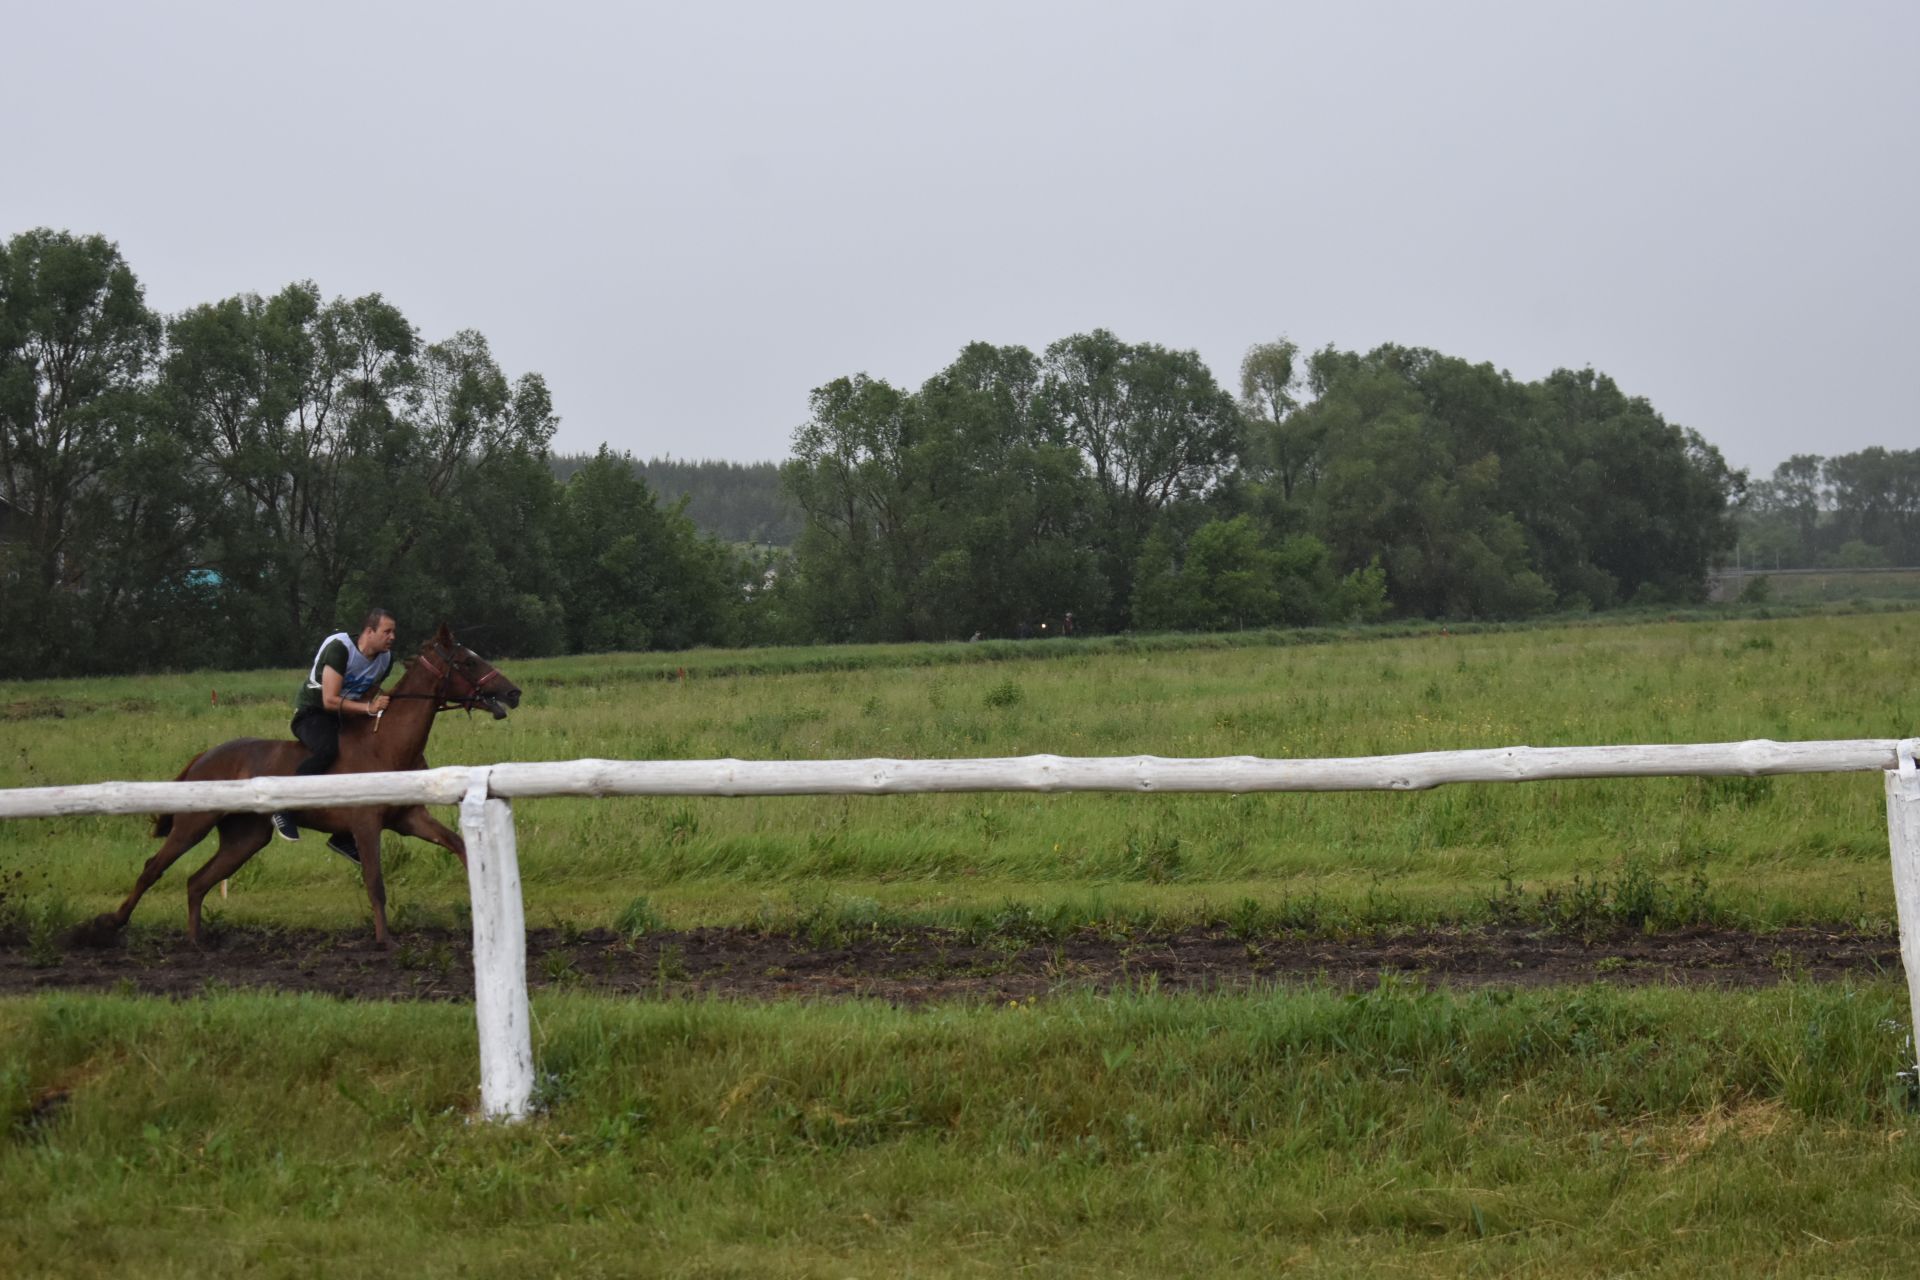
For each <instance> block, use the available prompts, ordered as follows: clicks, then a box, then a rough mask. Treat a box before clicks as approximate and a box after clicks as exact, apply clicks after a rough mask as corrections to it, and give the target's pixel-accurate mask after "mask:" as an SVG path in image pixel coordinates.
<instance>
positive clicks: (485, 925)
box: [460, 769, 533, 1121]
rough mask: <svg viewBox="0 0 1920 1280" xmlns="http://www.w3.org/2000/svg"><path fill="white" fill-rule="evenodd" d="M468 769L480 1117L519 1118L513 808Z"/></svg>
mask: <svg viewBox="0 0 1920 1280" xmlns="http://www.w3.org/2000/svg"><path fill="white" fill-rule="evenodd" d="M490 772H491V771H490V770H487V769H475V770H474V771H473V773H472V776H471V777H470V779H469V781H468V785H467V794H466V798H465V799H464V800H462V801H461V802H460V834H461V835H462V836H463V837H464V838H465V839H466V842H467V888H468V892H469V896H470V897H471V898H472V902H473V1008H474V1017H475V1019H476V1020H477V1021H478V1022H479V1024H480V1114H481V1115H482V1116H484V1117H485V1118H487V1119H489V1120H509V1121H511V1120H520V1119H524V1118H525V1117H526V1114H527V1109H528V1106H529V1105H530V1104H531V1102H532V1099H533V1027H532V1018H531V1014H530V1012H529V1010H528V1007H527V917H526V908H525V907H524V906H523V905H522V904H521V901H520V856H519V853H518V851H517V850H516V849H515V848H514V840H513V806H512V805H510V804H509V803H508V802H507V801H505V800H490V799H488V798H487V775H488V774H489V773H490Z"/></svg>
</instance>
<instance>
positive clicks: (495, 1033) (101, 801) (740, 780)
mask: <svg viewBox="0 0 1920 1280" xmlns="http://www.w3.org/2000/svg"><path fill="white" fill-rule="evenodd" d="M1916 745H1920V739H1913V738H1900V739H1895V738H1859V739H1848V740H1841V741H1828V742H1772V741H1768V740H1766V739H1756V740H1753V741H1748V742H1718V743H1694V744H1680V745H1664V744H1647V745H1638V746H1612V747H1500V748H1494V749H1490V750H1481V751H1426V752H1416V753H1412V754H1407V755H1387V756H1356V757H1349V758H1345V759H1327V760H1273V759H1265V758H1261V757H1258V756H1227V757H1218V758H1213V759H1169V758H1164V757H1160V756H1112V757H1096V758H1084V757H1072V756H1051V755H1039V756H1020V757H1009V758H1002V759H975V760H652V761H641V760H569V761H549V762H538V763H529V764H498V765H492V766H473V767H468V766H452V767H446V768H439V769H425V770H416V771H411V772H404V773H363V774H333V775H327V776H324V777H314V778H294V777H284V778H253V779H248V780H245V781H239V782H103V783H96V784H93V785H89V786H73V787H24V788H18V789H14V790H8V791H0V818H47V817H59V816H64V815H68V814H143V813H204V812H235V811H247V812H255V813H265V812H271V811H274V810H279V809H299V808H305V807H310V806H321V805H358V804H380V805H396V804H443V805H451V804H457V805H459V806H460V827H461V832H462V834H463V835H464V837H465V839H466V842H467V874H468V884H469V889H470V891H471V893H472V895H473V935H474V1005H475V1018H476V1020H477V1022H478V1024H479V1033H480V1094H481V1110H482V1112H483V1114H485V1115H487V1116H489V1117H494V1118H500V1119H509V1120H511V1119H518V1118H520V1117H522V1116H524V1115H525V1114H526V1112H527V1108H528V1105H529V1102H530V1100H531V1097H532V1092H533V1048H532V1034H531V1025H530V1021H529V1011H528V1004H527V982H526V924H525V908H524V904H523V902H522V899H521V892H520V870H519V861H518V854H517V850H516V849H515V840H514V831H513V814H512V808H511V804H510V802H511V801H512V800H514V799H519V798H531V797H536V796H621V795H631V796H691V795H705V796H791V795H905V794H910V793H927V792H963V791H1039V792H1063V791H1125V792H1136V793H1162V792H1164V793H1174V792H1230V793H1238V794H1246V793H1252V792H1261V791H1421V790H1426V789H1428V788H1431V787H1437V786H1443V785H1446V784H1448V783H1459V782H1539V781H1547V780H1552V779H1571V778H1648V777H1673V776H1694V777H1757V776H1761V775H1766V774H1790V773H1871V772H1884V773H1885V774H1886V788H1887V823H1888V836H1889V840H1890V843H1891V846H1892V857H1893V877H1894V886H1895V901H1896V904H1897V908H1898V915H1899V920H1900V936H1901V955H1902V958H1903V960H1904V962H1905V965H1906V971H1907V982H1908V989H1909V992H1910V994H1911V995H1912V997H1913V1000H1914V1005H1913V1013H1914V1017H1915V1024H1914V1025H1915V1026H1916V1027H1920V774H1917V773H1916V772H1915V769H1914V748H1915V746H1916Z"/></svg>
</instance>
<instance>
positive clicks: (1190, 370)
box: [1041, 329, 1244, 627]
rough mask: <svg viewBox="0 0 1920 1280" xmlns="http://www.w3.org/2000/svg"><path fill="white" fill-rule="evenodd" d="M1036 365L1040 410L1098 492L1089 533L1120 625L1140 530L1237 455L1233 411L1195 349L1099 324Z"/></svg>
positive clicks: (1203, 486) (1195, 494) (1203, 488)
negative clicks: (1132, 340) (1128, 335)
mask: <svg viewBox="0 0 1920 1280" xmlns="http://www.w3.org/2000/svg"><path fill="white" fill-rule="evenodd" d="M1041 370H1042V384H1041V396H1042V398H1043V401H1044V405H1045V411H1046V412H1047V414H1048V415H1049V417H1050V418H1051V419H1052V421H1053V422H1054V423H1056V424H1057V430H1058V431H1059V432H1060V438H1062V439H1063V440H1064V441H1065V442H1066V443H1068V444H1070V445H1072V446H1073V447H1074V448H1076V449H1078V450H1079V451H1080V453H1081V454H1082V455H1083V456H1084V457H1085V459H1086V461H1087V465H1088V467H1089V468H1090V469H1091V471H1092V475H1093V479H1094V483H1095V484H1096V486H1097V488H1098V492H1099V494H1100V497H1101V500H1102V508H1103V509H1102V510H1101V512H1100V513H1099V518H1098V520H1097V521H1096V524H1095V528H1096V535H1095V536H1096V539H1097V542H1096V545H1097V547H1098V549H1099V552H1100V570H1101V574H1102V576H1103V577H1104V578H1105V579H1106V581H1107V583H1108V584H1109V586H1110V588H1111V590H1112V596H1111V599H1112V602H1113V603H1112V604H1111V605H1110V607H1109V610H1108V613H1107V617H1106V619H1105V621H1106V623H1107V625H1109V626H1112V627H1124V626H1126V625H1128V624H1129V622H1130V619H1129V616H1128V614H1129V610H1130V608H1131V602H1132V599H1133V594H1134V593H1133V571H1134V565H1135V562H1136V560H1137V559H1138V557H1139V554H1140V550H1141V544H1142V542H1143V540H1144V539H1145V538H1146V536H1147V533H1148V531H1149V530H1150V529H1151V528H1152V526H1153V523H1154V521H1155V519H1156V518H1158V516H1159V515H1160V513H1161V512H1162V511H1164V510H1166V509H1168V508H1169V507H1171V506H1173V505H1176V504H1178V503H1180V502H1183V501H1187V500H1194V499H1199V498H1202V497H1204V496H1205V495H1206V494H1207V493H1208V492H1209V491H1210V490H1212V489H1213V488H1214V487H1215V486H1217V485H1218V484H1220V483H1221V482H1222V481H1224V480H1225V478H1226V477H1227V475H1228V474H1229V473H1230V472H1231V471H1232V469H1233V468H1234V467H1235V466H1236V465H1237V464H1238V463H1239V461H1240V459H1241V453H1242V450H1243V446H1244V431H1243V427H1242V423H1241V420H1240V413H1239V410H1238V408H1237V407H1236V406H1235V405H1234V402H1233V398H1232V397H1231V396H1230V395H1228V394H1227V393H1226V392H1225V391H1223V390H1221V388H1220V387H1219V385H1218V384H1217V383H1215V381H1214V378H1213V374H1212V372H1211V371H1210V370H1208V368H1207V367H1206V365H1205V364H1204V363H1203V362H1202V361H1201V359H1200V357H1199V355H1198V353H1196V352H1192V351H1172V350H1169V349H1167V348H1165V347H1161V346H1159V345H1157V344H1154V343H1140V344H1137V345H1136V344H1128V343H1123V342H1121V341H1120V340H1119V339H1118V338H1116V337H1115V336H1114V335H1113V334H1112V333H1110V332H1109V331H1107V330H1105V329H1096V330H1094V331H1093V332H1092V333H1087V334H1075V335H1073V336H1072V337H1068V338H1062V339H1061V340H1060V341H1058V342H1055V343H1053V344H1052V345H1051V346H1049V347H1048V348H1047V351H1046V355H1045V357H1044V358H1043V360H1042V362H1041Z"/></svg>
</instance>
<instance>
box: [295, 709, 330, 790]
mask: <svg viewBox="0 0 1920 1280" xmlns="http://www.w3.org/2000/svg"><path fill="white" fill-rule="evenodd" d="M293 736H294V737H296V738H298V739H300V745H301V746H303V747H305V748H306V749H307V750H308V751H311V752H312V753H313V754H312V755H310V756H308V757H307V758H306V759H305V760H304V761H302V762H301V764H300V767H299V768H298V769H295V770H294V773H295V774H296V775H299V776H302V777H304V776H308V775H311V774H316V773H325V772H326V771H327V770H329V769H331V768H333V762H334V761H335V760H338V759H339V758H340V717H339V716H337V715H335V714H334V713H333V712H331V711H324V710H319V709H315V708H308V709H307V710H305V711H302V712H301V713H300V714H299V715H297V716H295V717H294V718H293Z"/></svg>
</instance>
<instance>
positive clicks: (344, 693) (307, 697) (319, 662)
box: [273, 609, 399, 862]
mask: <svg viewBox="0 0 1920 1280" xmlns="http://www.w3.org/2000/svg"><path fill="white" fill-rule="evenodd" d="M398 631H399V624H398V623H397V622H396V621H395V619H394V616H393V615H392V614H391V613H389V612H388V611H387V610H385V609H373V610H370V611H369V612H368V613H367V616H366V618H365V619H364V620H363V621H362V622H361V623H360V638H359V639H358V640H355V639H353V638H352V637H351V636H349V635H348V634H347V633H346V632H344V631H336V632H335V633H334V634H332V635H330V636H328V637H327V638H326V639H325V640H322V641H321V642H320V649H319V651H318V652H316V653H315V654H314V655H313V664H312V665H311V666H310V667H308V668H307V678H306V680H305V681H304V682H303V683H302V684H301V686H300V692H299V693H297V694H295V695H294V699H293V736H294V737H296V738H298V739H299V740H300V745H301V746H303V747H305V748H306V749H307V750H308V751H310V752H311V753H312V754H311V755H309V756H308V757H307V758H306V759H305V760H303V761H301V762H300V767H299V768H298V769H295V770H294V773H296V774H298V775H299V776H301V777H311V776H313V775H315V774H322V773H325V772H326V771H327V770H329V769H331V768H333V762H334V761H335V760H338V759H339V758H340V717H341V716H343V715H349V714H353V715H357V714H362V713H364V714H366V715H370V716H372V717H374V718H375V719H376V720H377V719H379V717H380V715H381V713H382V712H384V711H385V710H386V709H387V704H388V703H389V701H391V700H390V699H389V698H388V697H387V695H386V694H384V693H382V692H380V685H381V683H382V682H383V681H385V680H386V678H387V672H388V671H389V670H391V669H392V667H393V640H394V636H395V635H396V634H398ZM273 829H274V832H275V834H277V835H278V836H279V837H280V838H281V839H282V840H298V839H299V838H300V824H299V823H297V822H295V821H294V820H293V815H292V814H290V813H276V814H274V815H273ZM327 848H329V849H331V850H333V851H334V852H335V853H337V854H339V855H340V856H341V857H343V858H348V859H351V860H352V861H354V862H358V861H360V850H359V849H358V848H357V847H355V845H354V843H353V834H352V833H351V832H347V831H341V832H337V833H335V834H334V835H332V836H329V837H328V838H327Z"/></svg>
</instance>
